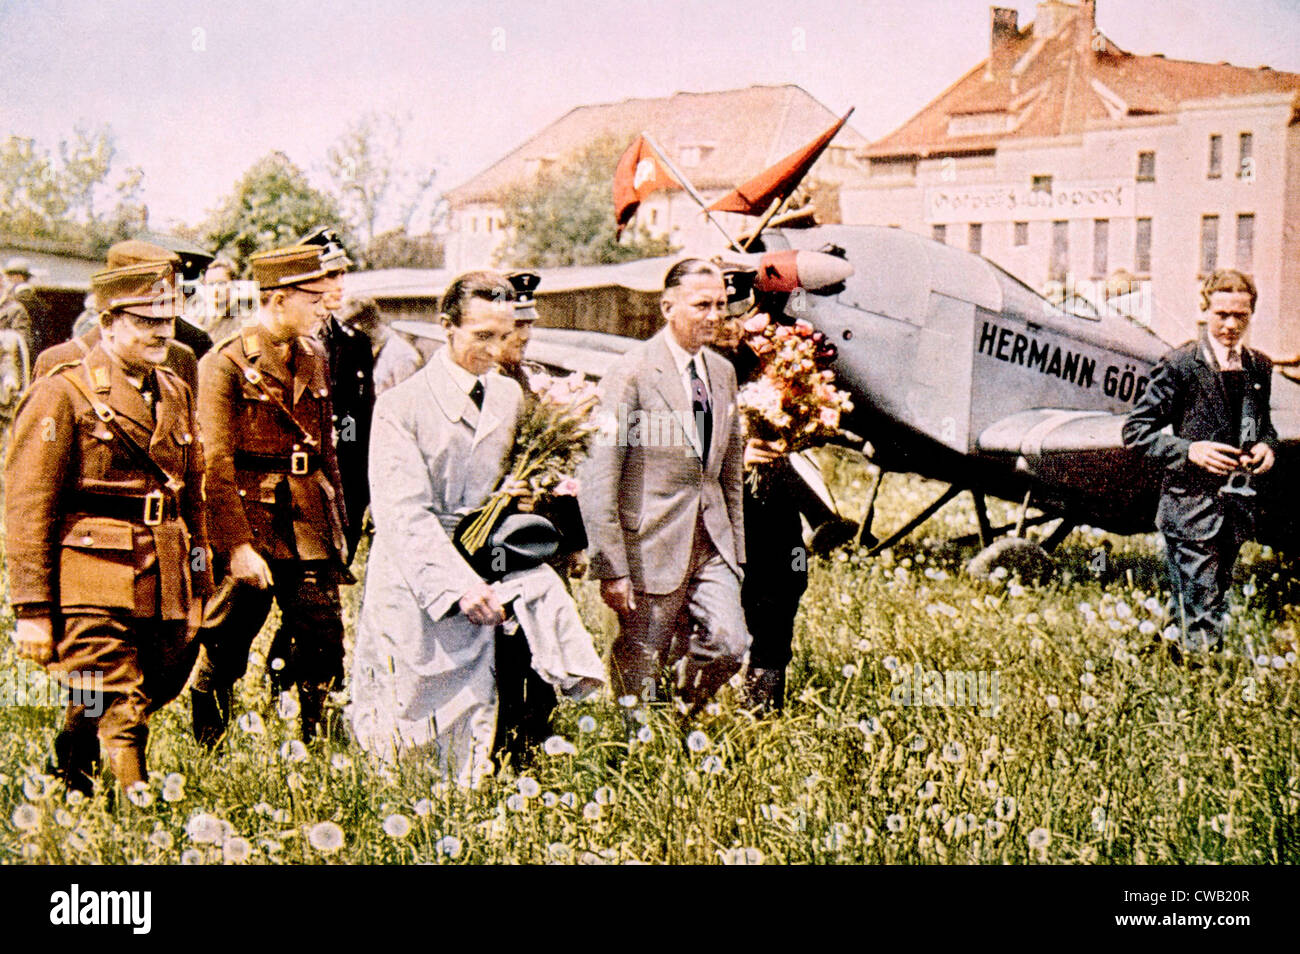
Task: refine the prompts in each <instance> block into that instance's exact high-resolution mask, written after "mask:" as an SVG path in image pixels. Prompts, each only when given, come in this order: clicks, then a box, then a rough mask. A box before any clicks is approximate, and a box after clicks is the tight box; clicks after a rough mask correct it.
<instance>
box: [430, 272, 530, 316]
mask: <svg viewBox="0 0 1300 954" xmlns="http://www.w3.org/2000/svg"><path fill="white" fill-rule="evenodd" d="M514 297H515V289H514V286H513V285H511V284H510V281H509V279H507V278H506V277H505V276H504V275H502V274H501V273H500V272H490V271H486V270H485V271H479V272H466V273H465V274H464V275H457V276H456V277H455V278H454V279H452V282H451V284H450V285H448V286H447V290H446V291H445V292H443V293H442V301H441V302H439V303H438V311H439V313H441V314H443V315H446V316H447V319H448V320H449V321H450V322H451V323H452V324H453V325H459V324H460V320H461V318H462V316H463V315H464V314H465V308H466V307H467V306H468V305H469V302H470V299H472V298H480V299H482V300H483V301H491V302H500V301H514Z"/></svg>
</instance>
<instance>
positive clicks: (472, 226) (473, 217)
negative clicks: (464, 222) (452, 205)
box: [469, 215, 478, 232]
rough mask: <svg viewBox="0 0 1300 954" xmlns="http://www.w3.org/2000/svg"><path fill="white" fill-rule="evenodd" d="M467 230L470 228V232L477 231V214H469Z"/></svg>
mask: <svg viewBox="0 0 1300 954" xmlns="http://www.w3.org/2000/svg"><path fill="white" fill-rule="evenodd" d="M469 230H470V231H471V232H477V231H478V216H477V215H471V216H470V217H469Z"/></svg>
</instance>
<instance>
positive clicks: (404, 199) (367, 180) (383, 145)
mask: <svg viewBox="0 0 1300 954" xmlns="http://www.w3.org/2000/svg"><path fill="white" fill-rule="evenodd" d="M401 148H402V125H401V123H400V122H399V121H398V119H397V117H395V116H393V115H392V114H391V113H389V114H383V115H381V114H379V113H367V114H365V115H364V116H362V117H361V118H360V119H359V120H357V121H356V122H355V123H353V124H352V125H351V126H349V127H348V129H347V131H346V132H344V133H343V135H341V136H340V137H339V138H338V139H336V140H335V141H334V143H333V145H331V146H330V147H329V150H328V152H327V153H326V164H325V169H326V172H327V173H328V174H329V176H330V178H331V179H332V180H333V182H334V185H335V186H336V188H337V189H338V193H339V196H340V200H341V202H342V205H343V210H344V212H345V213H346V214H347V215H348V217H349V219H350V220H351V221H352V222H353V223H355V224H356V225H357V226H358V228H360V230H361V231H362V233H363V234H364V237H365V240H366V243H367V245H369V244H370V243H372V242H373V241H374V240H375V236H376V232H375V230H376V228H377V227H378V225H379V223H380V221H381V220H382V219H385V218H387V219H389V221H390V224H392V225H393V226H395V228H396V229H397V230H399V231H402V232H405V231H406V230H407V228H408V227H409V226H410V222H411V218H412V217H413V216H414V215H415V211H416V209H417V208H419V206H420V202H421V200H422V199H423V198H424V195H425V193H426V192H428V191H429V189H431V188H432V187H433V182H434V179H435V178H437V174H438V173H437V170H436V169H433V168H429V169H427V170H420V171H416V170H413V169H410V168H407V167H406V166H404V165H402V163H401V160H400V156H401Z"/></svg>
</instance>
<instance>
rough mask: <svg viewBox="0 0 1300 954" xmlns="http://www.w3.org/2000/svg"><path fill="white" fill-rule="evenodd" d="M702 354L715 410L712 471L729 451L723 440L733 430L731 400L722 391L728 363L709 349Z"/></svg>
mask: <svg viewBox="0 0 1300 954" xmlns="http://www.w3.org/2000/svg"><path fill="white" fill-rule="evenodd" d="M700 353H701V354H703V355H704V367H705V369H706V370H707V371H708V374H709V403H710V406H711V407H712V408H713V433H712V434H711V435H710V440H709V457H708V461H709V467H710V469H712V467H713V463H714V461H717V460H720V457H719V455H720V454H723V453H725V452H726V449H727V447H726V445H725V444H724V443H723V440H724V437H725V436H726V434H727V433H729V432H730V430H731V428H730V424H731V400H730V397H729V395H727V394H724V393H723V391H722V380H723V369H722V365H723V363H724V362H726V358H723V357H722V356H721V355H719V354H715V353H714V352H712V351H710V350H709V349H708V348H701V349H700Z"/></svg>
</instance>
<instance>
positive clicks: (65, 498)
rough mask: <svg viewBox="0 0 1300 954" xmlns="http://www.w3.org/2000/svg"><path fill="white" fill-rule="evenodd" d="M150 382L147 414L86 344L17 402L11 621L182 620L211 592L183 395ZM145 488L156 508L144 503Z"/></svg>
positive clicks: (196, 454) (11, 464)
mask: <svg viewBox="0 0 1300 954" xmlns="http://www.w3.org/2000/svg"><path fill="white" fill-rule="evenodd" d="M155 377H156V379H157V391H158V394H157V399H156V401H155V406H154V409H153V410H152V411H151V410H150V409H149V407H148V406H147V405H146V403H145V401H144V398H143V397H142V396H141V394H140V391H139V390H137V389H136V388H135V386H134V385H132V384H131V382H130V381H128V380H127V378H126V375H125V374H124V373H123V371H122V369H121V367H120V366H118V365H117V364H116V363H114V362H113V361H112V359H110V358H109V356H108V354H107V353H106V352H105V351H104V350H103V348H102V347H99V346H98V345H97V346H95V347H94V348H92V349H91V350H90V353H89V354H87V355H86V357H85V358H84V360H82V361H79V362H76V363H69V364H65V365H62V366H60V367H58V368H56V369H55V370H54V371H53V372H51V373H50V374H48V375H46V376H45V377H42V378H38V379H36V380H35V381H33V382H32V386H31V388H30V389H28V391H27V394H26V395H25V396H24V398H23V401H22V403H21V404H20V405H19V408H18V416H17V418H16V419H15V421H14V427H13V432H12V434H11V435H10V440H9V453H8V457H7V458H6V461H5V531H6V533H5V541H6V547H7V556H8V561H9V596H10V600H11V602H12V603H13V605H14V608H15V611H16V612H17V613H18V614H19V615H20V616H46V615H50V616H53V615H57V614H58V613H59V612H62V613H64V614H66V613H84V612H92V613H102V612H109V613H117V614H122V615H126V616H133V617H137V618H155V619H164V620H183V619H186V618H187V617H188V616H189V613H190V609H191V605H192V601H193V600H195V599H202V598H204V597H206V596H207V595H208V594H209V593H210V592H211V589H212V573H211V567H210V560H209V554H208V552H207V531H206V523H205V519H204V505H203V449H202V444H201V442H200V440H199V432H198V426H197V420H196V416H195V408H194V403H193V397H192V395H191V393H190V389H189V387H188V386H187V385H186V384H185V383H184V382H183V381H181V380H180V378H179V377H178V376H177V375H176V374H174V373H172V372H171V371H169V370H167V369H165V368H159V369H157V371H156V372H155ZM87 395H89V396H90V397H88V396H87ZM90 398H93V402H92V400H91V399H90ZM96 404H98V405H99V409H98V411H97V410H96V407H95V405H96ZM105 418H111V420H105ZM124 437H125V438H129V439H130V441H131V442H133V443H134V444H135V445H137V446H138V447H139V448H140V451H141V453H137V452H136V451H133V450H131V448H130V447H128V446H127V442H126V440H124ZM144 453H147V454H148V458H149V460H151V461H152V462H153V465H156V467H154V466H152V465H149V464H146V463H145V461H144V459H143V454H144ZM159 471H161V473H160V472H159ZM164 474H165V475H166V476H167V478H168V479H167V485H166V486H164V480H163V475H164ZM155 491H159V492H161V496H162V498H163V499H162V501H161V502H158V501H155V502H154V503H153V504H151V505H146V502H145V500H144V499H143V498H144V497H145V495H147V494H150V493H151V492H155ZM89 495H93V496H89ZM147 506H148V507H149V508H150V509H151V511H152V513H151V515H150V516H149V518H148V519H146V507H147ZM155 521H157V522H156V523H155Z"/></svg>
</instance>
